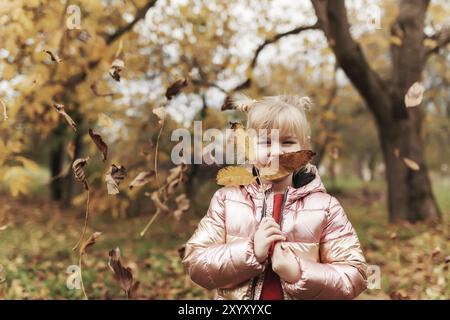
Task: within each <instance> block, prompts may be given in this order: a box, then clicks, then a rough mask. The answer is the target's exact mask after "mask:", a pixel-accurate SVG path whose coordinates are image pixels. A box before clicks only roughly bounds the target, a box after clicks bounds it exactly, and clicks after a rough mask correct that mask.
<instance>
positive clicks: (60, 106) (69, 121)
mask: <svg viewBox="0 0 450 320" xmlns="http://www.w3.org/2000/svg"><path fill="white" fill-rule="evenodd" d="M53 107H54V108H55V109H56V111H57V112H58V113H59V114H60V115H62V116H63V117H64V119H65V120H66V122H67V124H68V125H69V126H70V127H71V128H72V129H73V131H77V124H76V123H75V121H73V119H72V118H71V117H70V116H69V115H68V114H67V113H66V111H65V110H64V105H63V104H60V103H54V104H53Z"/></svg>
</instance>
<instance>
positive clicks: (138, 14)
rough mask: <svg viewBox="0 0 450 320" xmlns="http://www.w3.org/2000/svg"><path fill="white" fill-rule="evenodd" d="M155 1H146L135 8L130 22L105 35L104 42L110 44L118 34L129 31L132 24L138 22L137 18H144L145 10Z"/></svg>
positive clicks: (118, 36)
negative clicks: (140, 6) (138, 7)
mask: <svg viewBox="0 0 450 320" xmlns="http://www.w3.org/2000/svg"><path fill="white" fill-rule="evenodd" d="M156 1H157V0H151V1H149V2H147V4H146V5H145V6H143V7H142V8H140V9H138V10H137V12H136V15H135V17H134V19H133V20H132V21H131V22H130V23H128V24H126V25H124V26H122V27H120V28H119V29H117V30H116V32H114V33H113V34H111V35H108V36H106V37H105V41H106V44H108V45H110V44H111V43H113V42H114V41H116V40H117V39H118V38H120V36H121V35H122V34H124V33H126V32H128V31H130V30H131V29H132V28H133V27H134V25H135V24H136V23H138V22H139V20H141V19H143V18H145V15H146V14H147V11H148V10H149V9H150V8H151V7H153V6H154V5H155V4H156Z"/></svg>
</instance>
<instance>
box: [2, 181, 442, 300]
mask: <svg viewBox="0 0 450 320" xmlns="http://www.w3.org/2000/svg"><path fill="white" fill-rule="evenodd" d="M326 185H327V184H326ZM328 185H329V184H328ZM328 189H329V191H330V193H333V192H334V193H335V195H336V196H337V197H338V199H339V200H340V201H341V202H342V204H343V206H344V208H345V210H346V212H347V214H348V216H349V218H350V220H351V221H352V223H353V225H354V226H355V228H356V230H357V232H358V236H359V238H360V241H361V243H362V245H363V249H364V253H365V256H366V259H367V261H368V264H369V265H376V266H379V268H380V272H381V273H380V275H381V282H380V288H379V289H377V288H373V289H369V290H366V292H364V293H363V294H362V295H361V296H360V297H358V299H449V298H450V284H449V275H450V271H449V264H450V251H449V248H448V243H449V240H450V234H449V230H450V228H449V219H448V217H449V215H450V199H448V186H446V185H443V186H442V188H441V187H439V188H436V190H435V192H436V195H437V198H438V201H439V203H440V205H441V208H442V210H443V213H444V222H443V223H439V224H424V223H421V224H416V225H412V224H396V225H390V224H388V223H387V219H386V208H385V198H384V192H383V191H382V186H378V185H373V186H370V187H367V186H361V185H358V184H351V182H345V183H344V182H342V183H341V184H339V185H337V186H334V187H330V188H328ZM0 201H1V203H2V206H1V208H0V219H1V221H0V298H4V299H83V297H84V295H83V293H82V290H77V289H72V290H71V289H69V288H68V286H67V282H68V279H69V278H70V267H71V266H77V265H78V262H79V261H78V257H79V256H78V252H75V251H72V247H73V246H74V244H75V243H76V241H77V239H78V238H79V236H80V229H81V228H80V226H81V225H82V224H83V211H82V209H79V208H78V209H77V208H73V209H69V210H67V209H61V208H59V207H58V206H56V205H55V204H52V203H49V202H47V201H43V200H31V199H29V200H26V199H17V200H13V199H11V198H10V197H8V198H7V197H6V196H2V197H1V198H0ZM201 214H202V213H194V212H192V213H188V214H186V215H184V216H183V217H182V219H181V220H180V221H179V222H176V221H175V220H174V219H173V217H172V216H165V215H161V216H160V217H159V218H158V220H156V221H155V223H154V224H153V225H152V227H151V228H150V229H149V230H148V232H147V233H146V234H145V236H144V237H141V236H140V235H139V233H140V232H141V230H142V227H143V225H145V223H146V222H147V220H148V216H145V215H141V216H136V217H127V218H115V219H113V218H112V217H110V216H107V215H95V214H93V216H92V219H91V220H90V223H89V226H88V230H87V234H88V235H91V234H93V233H94V232H101V235H99V236H98V238H97V239H96V242H95V244H92V245H91V246H89V247H88V248H87V249H86V253H85V254H84V255H83V260H82V275H83V282H84V286H85V291H86V294H87V296H88V297H89V299H126V298H127V294H126V293H125V292H124V290H122V289H121V287H120V284H119V283H118V282H117V281H116V280H115V278H114V273H113V271H112V270H111V269H110V268H109V266H108V261H109V260H108V259H109V252H110V251H111V250H112V249H115V248H120V253H121V262H122V264H123V266H124V267H125V268H126V267H129V268H130V271H131V273H132V275H133V278H134V280H135V281H139V283H140V284H139V289H138V290H137V292H136V295H135V298H138V299H208V298H212V297H213V292H211V291H210V292H208V291H207V290H204V289H202V288H201V287H199V286H197V285H195V284H194V283H192V282H191V281H190V279H189V278H188V277H187V276H186V274H185V272H184V270H183V266H182V264H181V260H180V256H179V251H178V249H179V248H180V247H181V246H182V245H183V244H184V242H185V241H186V240H187V239H188V238H189V236H190V235H191V234H192V232H193V230H194V229H195V227H196V224H197V222H198V220H199V219H200V218H201ZM375 286H376V284H375Z"/></svg>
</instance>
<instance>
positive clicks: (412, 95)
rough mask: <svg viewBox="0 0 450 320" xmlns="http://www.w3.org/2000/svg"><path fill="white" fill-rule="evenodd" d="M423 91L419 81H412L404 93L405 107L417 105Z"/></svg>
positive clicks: (420, 100)
mask: <svg viewBox="0 0 450 320" xmlns="http://www.w3.org/2000/svg"><path fill="white" fill-rule="evenodd" d="M424 91H425V89H424V87H423V85H422V84H421V83H420V82H414V84H413V85H412V86H411V87H410V88H409V89H408V92H407V93H406V95H405V105H406V107H416V106H418V105H419V104H420V103H421V102H422V98H423V93H424Z"/></svg>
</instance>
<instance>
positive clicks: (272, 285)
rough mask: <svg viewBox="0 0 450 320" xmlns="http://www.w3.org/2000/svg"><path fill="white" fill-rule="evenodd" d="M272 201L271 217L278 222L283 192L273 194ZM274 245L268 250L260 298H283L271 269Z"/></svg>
mask: <svg viewBox="0 0 450 320" xmlns="http://www.w3.org/2000/svg"><path fill="white" fill-rule="evenodd" d="M273 201H274V203H273V218H274V219H275V221H276V222H277V223H279V222H280V213H281V204H282V202H283V194H275V195H274V200H273ZM274 246H275V242H274V243H272V246H271V247H270V250H269V265H268V268H267V270H266V274H265V276H264V283H263V287H262V292H261V298H260V300H283V291H282V288H281V282H280V277H279V276H278V274H276V273H275V272H274V271H273V270H272V264H271V263H270V257H271V256H272V252H273V248H274Z"/></svg>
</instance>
